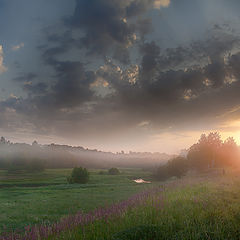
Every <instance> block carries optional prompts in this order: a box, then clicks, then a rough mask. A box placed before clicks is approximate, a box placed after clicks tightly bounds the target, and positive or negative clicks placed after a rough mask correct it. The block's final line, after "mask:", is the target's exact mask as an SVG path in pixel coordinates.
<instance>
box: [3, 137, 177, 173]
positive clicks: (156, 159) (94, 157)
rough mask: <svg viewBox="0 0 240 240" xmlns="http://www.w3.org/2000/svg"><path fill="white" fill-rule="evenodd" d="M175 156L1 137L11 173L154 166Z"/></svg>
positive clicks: (4, 157) (5, 164)
mask: <svg viewBox="0 0 240 240" xmlns="http://www.w3.org/2000/svg"><path fill="white" fill-rule="evenodd" d="M172 157H173V155H168V154H165V153H148V152H146V153H138V152H129V153H124V152H123V151H122V152H119V153H112V152H102V151H98V150H90V149H85V148H83V147H72V146H68V145H57V144H50V145H41V144H38V143H37V142H36V141H34V142H33V143H32V145H30V144H26V143H12V142H10V141H7V140H6V139H5V138H4V137H1V139H0V169H7V170H8V171H9V172H11V171H12V172H17V171H23V170H27V171H28V170H29V171H40V170H42V169H43V168H72V167H76V166H83V167H87V168H109V167H124V168H125V167H126V168H127V167H137V168H152V167H156V166H159V165H161V164H164V163H166V162H167V161H168V160H169V159H171V158H172Z"/></svg>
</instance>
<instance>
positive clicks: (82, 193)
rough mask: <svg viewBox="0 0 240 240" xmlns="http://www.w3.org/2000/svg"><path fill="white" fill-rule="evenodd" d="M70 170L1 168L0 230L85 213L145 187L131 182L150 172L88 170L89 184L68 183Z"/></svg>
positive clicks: (147, 176) (9, 229) (10, 229)
mask: <svg viewBox="0 0 240 240" xmlns="http://www.w3.org/2000/svg"><path fill="white" fill-rule="evenodd" d="M71 170H72V169H48V170H45V171H44V172H42V173H34V174H32V173H24V174H14V175H9V174H7V172H6V171H0V232H3V231H4V232H5V231H12V230H16V229H23V228H24V227H25V226H26V225H33V224H41V223H43V222H44V223H48V222H50V223H52V222H55V221H57V220H59V219H60V218H62V217H64V216H66V215H70V214H74V213H76V212H78V211H83V212H88V211H90V210H92V209H95V208H97V207H100V206H105V205H109V204H111V203H113V202H116V201H120V200H123V199H126V198H128V197H129V196H131V195H132V194H134V193H137V192H139V191H142V190H144V189H145V188H146V187H148V185H146V184H144V185H141V184H140V185H139V184H136V183H134V182H133V179H135V178H139V177H142V178H146V179H149V178H150V175H151V173H149V172H144V171H142V170H140V169H139V170H138V169H134V170H133V169H121V174H120V175H116V176H111V175H108V174H107V173H106V174H104V175H100V174H99V171H100V170H90V181H89V183H88V184H73V185H69V184H68V183H67V179H66V178H67V176H69V175H70V173H71Z"/></svg>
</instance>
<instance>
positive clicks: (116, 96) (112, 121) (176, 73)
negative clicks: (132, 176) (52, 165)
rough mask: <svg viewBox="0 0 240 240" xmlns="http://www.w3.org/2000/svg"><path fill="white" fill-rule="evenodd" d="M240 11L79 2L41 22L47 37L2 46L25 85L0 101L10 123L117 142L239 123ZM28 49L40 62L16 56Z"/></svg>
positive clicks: (2, 69) (209, 5) (220, 6)
mask: <svg viewBox="0 0 240 240" xmlns="http://www.w3.org/2000/svg"><path fill="white" fill-rule="evenodd" d="M0 2H3V4H2V5H1V8H3V9H4V8H6V7H7V5H8V2H7V1H4V0H3V1H0ZM26 2H28V1H26ZM60 2H61V1H60ZM47 5H48V2H47V1H46V8H47V7H48V6H47ZM59 8H60V7H59ZM239 10H240V4H239V1H235V0H229V1H224V0H221V1H216V0H208V1H206V0H204V1H197V0H194V1H193V0H183V1H178V0H172V1H170V0H131V1H129V0H120V1H119V0H91V1H90V0H76V1H75V2H74V1H73V9H72V10H71V11H69V12H67V13H66V14H65V13H63V12H64V11H63V10H61V11H59V12H61V13H59V16H58V18H57V20H54V22H51V21H49V22H46V21H45V22H44V24H43V25H41V30H40V31H39V34H40V36H39V39H40V40H41V41H40V40H39V39H38V41H36V40H33V39H32V40H31V43H30V42H29V43H23V40H22V39H19V40H18V41H19V42H18V44H15V45H12V46H11V47H12V49H14V50H15V51H12V52H14V53H9V52H10V51H8V53H7V52H6V53H5V49H4V45H3V47H0V74H1V76H0V77H2V76H4V75H5V78H8V79H7V80H5V81H9V82H12V83H13V84H14V86H15V88H14V91H12V89H11V87H9V88H8V84H6V87H5V88H6V89H5V90H4V91H5V92H8V93H9V94H8V96H6V93H5V96H4V97H1V98H0V112H1V114H0V127H1V129H3V130H4V131H7V132H12V133H15V132H17V131H20V132H30V133H32V134H35V135H36V136H37V135H45V136H47V135H54V136H57V137H65V138H67V139H70V140H71V139H73V138H74V139H78V140H79V141H80V142H84V139H93V138H94V141H95V140H96V139H97V140H96V141H99V142H101V141H104V138H106V137H109V138H111V139H114V140H113V141H115V142H117V139H118V138H119V136H120V135H121V134H123V133H126V134H129V136H131V137H133V139H134V137H139V136H141V138H147V137H149V136H151V135H154V134H161V133H165V132H171V133H174V132H175V133H176V132H181V133H184V131H194V130H199V131H207V130H209V129H218V128H219V126H221V125H224V123H225V122H228V121H233V120H238V119H239V117H240V112H239V110H240V107H239V106H240V97H239V96H240V95H239V92H240V68H239V66H240V50H239V47H240V34H239V28H238V22H239V14H238V12H239ZM55 11H56V12H57V11H58V4H56V6H55ZM222 13H224V17H222ZM50 14H51V13H49V15H50ZM54 14H56V13H54ZM17 17H18V16H16V18H17ZM40 17H41V15H40ZM21 18H23V16H21ZM32 24H33V27H34V21H33V23H32ZM14 26H15V27H16V28H17V20H16V23H15V25H14ZM14 37H15V38H17V36H14ZM189 39H190V40H189ZM25 41H27V39H26V40H25ZM29 41H30V40H29ZM5 45H6V44H5ZM28 46H34V49H35V52H34V56H32V55H31V54H30V53H29V52H28V51H27V48H28ZM16 50H17V51H16ZM21 51H22V54H24V51H26V53H25V54H26V55H25V56H23V59H25V58H26V57H28V58H31V59H32V58H36V59H38V61H37V62H38V65H34V62H35V61H33V63H32V62H31V61H29V64H28V67H26V66H25V67H24V66H22V65H21V55H20V57H19V58H18V61H17V62H16V61H13V60H11V58H14V57H13V56H12V55H11V54H20V52H21ZM15 52H16V53H15ZM7 54H9V55H11V56H7ZM5 55H6V57H7V58H8V61H6V62H5ZM11 61H12V62H13V63H14V64H13V63H11ZM8 63H9V65H10V66H11V67H10V68H9V67H8ZM11 71H12V73H11ZM13 92H14V93H13ZM131 137H130V139H131Z"/></svg>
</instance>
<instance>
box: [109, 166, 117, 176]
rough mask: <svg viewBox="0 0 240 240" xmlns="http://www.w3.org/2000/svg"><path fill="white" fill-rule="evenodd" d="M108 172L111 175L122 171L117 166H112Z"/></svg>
mask: <svg viewBox="0 0 240 240" xmlns="http://www.w3.org/2000/svg"><path fill="white" fill-rule="evenodd" d="M108 173H109V174H110V175H118V174H120V171H119V170H118V169H117V168H111V169H109V170H108Z"/></svg>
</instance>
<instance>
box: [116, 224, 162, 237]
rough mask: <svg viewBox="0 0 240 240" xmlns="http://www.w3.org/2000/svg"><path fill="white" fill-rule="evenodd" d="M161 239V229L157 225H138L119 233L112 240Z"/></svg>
mask: <svg viewBox="0 0 240 240" xmlns="http://www.w3.org/2000/svg"><path fill="white" fill-rule="evenodd" d="M150 239H161V238H160V229H159V228H158V227H156V226H138V227H134V228H130V229H128V230H125V231H123V232H120V233H117V234H116V235H114V236H113V238H112V240H150Z"/></svg>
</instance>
